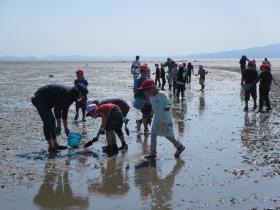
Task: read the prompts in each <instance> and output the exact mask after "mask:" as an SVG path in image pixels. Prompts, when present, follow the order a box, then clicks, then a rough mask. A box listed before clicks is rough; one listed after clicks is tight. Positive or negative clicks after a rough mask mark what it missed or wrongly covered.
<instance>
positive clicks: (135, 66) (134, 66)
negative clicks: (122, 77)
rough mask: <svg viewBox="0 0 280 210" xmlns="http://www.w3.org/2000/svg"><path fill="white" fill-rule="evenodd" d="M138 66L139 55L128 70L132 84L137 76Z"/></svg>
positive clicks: (139, 64)
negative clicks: (131, 77) (131, 76)
mask: <svg viewBox="0 0 280 210" xmlns="http://www.w3.org/2000/svg"><path fill="white" fill-rule="evenodd" d="M140 66H141V63H140V57H139V55H136V57H135V61H133V62H132V65H131V69H130V71H131V74H132V75H133V82H135V80H136V79H137V78H138V76H139V68H140Z"/></svg>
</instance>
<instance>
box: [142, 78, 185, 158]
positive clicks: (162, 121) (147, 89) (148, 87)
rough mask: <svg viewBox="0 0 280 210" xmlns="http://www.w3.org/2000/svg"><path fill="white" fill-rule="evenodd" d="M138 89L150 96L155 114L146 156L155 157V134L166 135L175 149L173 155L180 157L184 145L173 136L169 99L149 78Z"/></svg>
mask: <svg viewBox="0 0 280 210" xmlns="http://www.w3.org/2000/svg"><path fill="white" fill-rule="evenodd" d="M139 89H140V90H143V91H144V94H145V96H146V97H150V100H151V104H152V108H153V111H154V115H155V116H154V119H153V122H152V134H151V146H150V154H149V155H148V156H146V158H151V159H154V158H156V145H157V140H156V139H157V136H164V137H166V138H167V139H168V140H169V141H170V142H171V143H172V144H173V145H174V147H175V148H176V149H177V150H176V152H175V154H174V157H175V158H178V157H180V155H181V153H182V152H183V151H184V150H185V147H184V146H183V145H182V144H181V143H180V142H179V141H177V140H176V139H175V137H174V131H173V122H172V116H171V110H170V106H171V103H170V101H169V100H168V99H167V97H166V95H165V94H164V93H163V92H161V91H159V90H158V89H157V87H156V86H155V82H154V81H153V80H151V79H149V80H145V81H144V82H143V83H142V84H141V86H140V87H139Z"/></svg>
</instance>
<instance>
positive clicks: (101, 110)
mask: <svg viewBox="0 0 280 210" xmlns="http://www.w3.org/2000/svg"><path fill="white" fill-rule="evenodd" d="M86 116H91V117H92V118H97V117H101V119H102V123H101V125H100V128H99V130H98V132H97V135H96V137H95V138H93V140H92V141H98V139H99V137H100V135H101V134H104V133H105V134H106V139H107V145H108V147H107V150H106V151H104V152H105V153H107V154H108V155H109V156H111V155H114V154H117V153H118V150H119V149H118V146H117V143H116V135H115V132H116V133H117V134H118V136H123V133H122V125H123V121H122V118H123V116H122V112H121V110H120V108H119V106H118V105H116V104H112V103H107V104H103V105H100V106H96V104H90V105H88V106H87V114H86Z"/></svg>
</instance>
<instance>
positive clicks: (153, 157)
mask: <svg viewBox="0 0 280 210" xmlns="http://www.w3.org/2000/svg"><path fill="white" fill-rule="evenodd" d="M145 158H146V159H156V158H157V156H156V155H154V154H149V155H145Z"/></svg>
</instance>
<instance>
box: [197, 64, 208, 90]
mask: <svg viewBox="0 0 280 210" xmlns="http://www.w3.org/2000/svg"><path fill="white" fill-rule="evenodd" d="M198 68H199V69H198V73H197V75H196V76H199V84H200V85H201V89H200V90H201V91H204V88H205V75H206V74H208V71H205V69H204V68H203V66H202V65H199V67H198Z"/></svg>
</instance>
